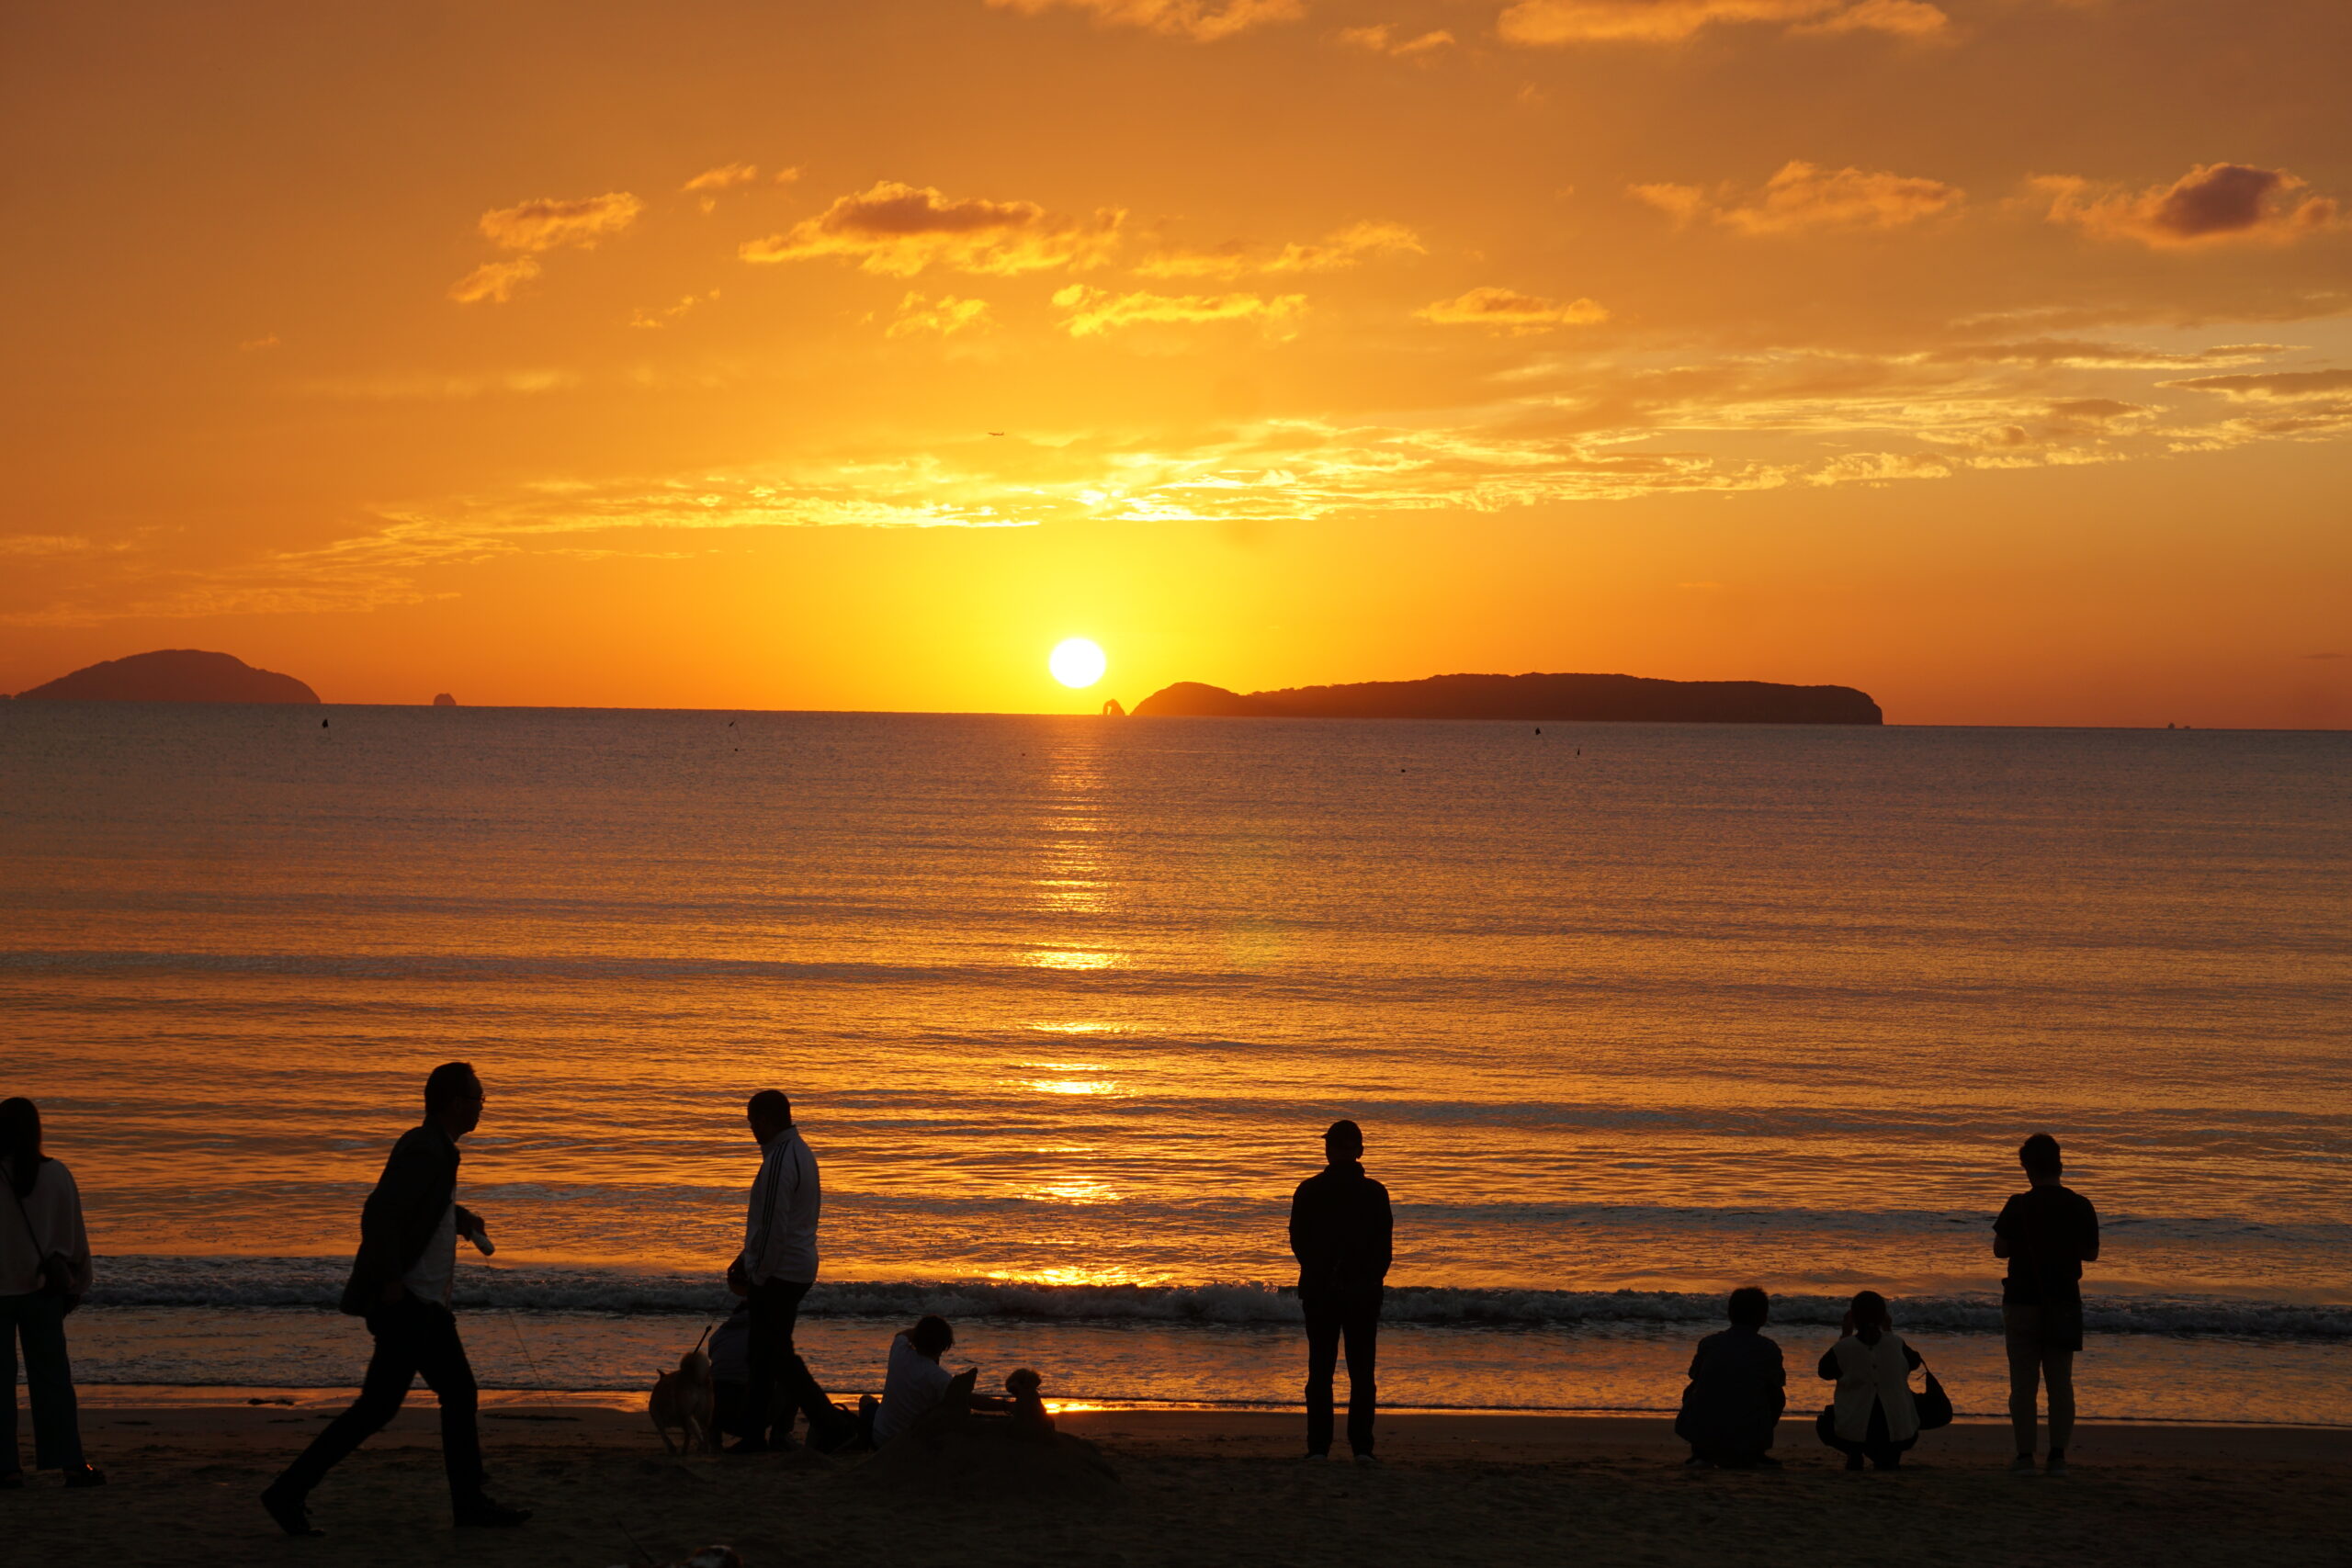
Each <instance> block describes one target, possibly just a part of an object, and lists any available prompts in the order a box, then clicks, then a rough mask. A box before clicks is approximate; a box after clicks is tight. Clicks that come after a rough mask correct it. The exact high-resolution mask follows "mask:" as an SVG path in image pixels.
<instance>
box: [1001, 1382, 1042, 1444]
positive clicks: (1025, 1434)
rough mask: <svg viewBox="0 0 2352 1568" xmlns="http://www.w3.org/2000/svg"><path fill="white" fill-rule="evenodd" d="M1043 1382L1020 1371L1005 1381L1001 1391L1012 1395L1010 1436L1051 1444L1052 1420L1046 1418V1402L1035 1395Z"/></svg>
mask: <svg viewBox="0 0 2352 1568" xmlns="http://www.w3.org/2000/svg"><path fill="white" fill-rule="evenodd" d="M1045 1381H1046V1380H1045V1379H1043V1378H1041V1377H1039V1376H1038V1375H1037V1374H1036V1373H1035V1372H1033V1371H1030V1370H1029V1369H1028V1368H1026V1367H1023V1368H1022V1369H1021V1370H1020V1371H1016V1372H1013V1373H1012V1374H1011V1375H1010V1376H1008V1377H1007V1378H1006V1379H1005V1380H1004V1389H1005V1392H1006V1393H1010V1394H1011V1395H1012V1435H1013V1436H1014V1437H1016V1438H1023V1439H1025V1440H1027V1441H1029V1442H1033V1443H1050V1442H1052V1441H1053V1440H1054V1418H1053V1416H1050V1415H1048V1414H1046V1402H1045V1400H1044V1399H1042V1398H1040V1397H1039V1396H1038V1393H1037V1391H1038V1390H1039V1389H1040V1388H1042V1387H1043V1386H1044V1385H1045Z"/></svg>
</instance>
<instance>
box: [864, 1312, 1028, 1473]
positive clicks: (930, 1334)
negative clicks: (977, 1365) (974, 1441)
mask: <svg viewBox="0 0 2352 1568" xmlns="http://www.w3.org/2000/svg"><path fill="white" fill-rule="evenodd" d="M955 1344H956V1330H955V1329H954V1328H952V1327H950V1326H949V1325H948V1322H947V1320H946V1319H945V1318H944V1317H939V1316H935V1315H930V1314H926V1315H925V1316H924V1317H922V1319H921V1320H919V1321H918V1322H917V1323H916V1324H915V1325H914V1326H913V1327H912V1328H909V1329H903V1330H901V1331H900V1332H899V1333H898V1334H896V1335H894V1336H892V1337H891V1339H890V1366H889V1370H888V1372H886V1373H885V1374H884V1378H883V1383H882V1403H881V1404H880V1405H879V1406H878V1407H876V1410H875V1411H874V1413H873V1415H874V1427H873V1434H872V1435H873V1439H874V1446H875V1447H876V1448H880V1447H881V1446H882V1445H883V1444H885V1443H887V1442H888V1441H889V1440H890V1439H891V1438H895V1437H897V1436H899V1434H900V1433H902V1432H904V1431H906V1430H907V1429H908V1428H909V1427H912V1426H913V1425H914V1424H915V1423H916V1422H917V1421H918V1420H920V1419H921V1418H922V1416H924V1415H926V1414H928V1413H929V1412H931V1411H933V1410H936V1409H937V1408H939V1404H940V1401H942V1400H943V1399H944V1398H946V1397H947V1389H948V1385H949V1384H951V1383H953V1382H955V1381H956V1374H955V1373H953V1372H951V1371H948V1370H947V1369H946V1368H945V1367H943V1366H941V1365H940V1364H939V1358H940V1357H942V1356H944V1355H945V1354H947V1352H948V1351H949V1350H950V1349H952V1348H954V1347H955ZM1015 1375H1016V1376H1018V1375H1019V1374H1017V1373H1016V1374H1015ZM1030 1375H1031V1376H1032V1377H1035V1375H1036V1374H1035V1373H1034V1372H1033V1373H1031V1374H1030ZM1015 1404H1016V1402H1015V1401H1013V1400H1009V1399H997V1398H993V1397H991V1396H989V1395H988V1394H975V1395H974V1396H973V1397H972V1400H971V1408H972V1409H974V1410H979V1411H999V1412H1001V1411H1006V1410H1011V1409H1014V1408H1015ZM1044 1408H1045V1407H1044V1406H1043V1405H1042V1404H1041V1405H1039V1406H1038V1409H1039V1410H1040V1411H1041V1412H1042V1411H1043V1410H1044ZM1047 1425H1048V1427H1050V1426H1051V1423H1050V1422H1048V1423H1047Z"/></svg>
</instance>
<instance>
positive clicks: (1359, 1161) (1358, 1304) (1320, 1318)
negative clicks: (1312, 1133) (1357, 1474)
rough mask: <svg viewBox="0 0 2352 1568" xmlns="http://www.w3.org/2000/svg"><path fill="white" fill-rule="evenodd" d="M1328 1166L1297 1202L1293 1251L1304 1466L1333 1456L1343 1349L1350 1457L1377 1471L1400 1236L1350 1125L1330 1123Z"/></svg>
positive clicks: (1303, 1185)
mask: <svg viewBox="0 0 2352 1568" xmlns="http://www.w3.org/2000/svg"><path fill="white" fill-rule="evenodd" d="M1323 1157H1324V1160H1325V1162H1326V1163H1325V1165H1324V1168H1323V1169H1322V1170H1321V1171H1319V1172H1318V1173H1317V1174H1316V1175H1314V1176H1310V1177H1308V1178H1307V1179H1306V1180H1305V1181H1302V1182H1300V1183H1299V1184H1298V1190H1297V1191H1296V1192H1295V1193H1294V1194H1292V1196H1291V1201H1290V1250H1291V1254H1292V1256H1294V1257H1295V1258H1297V1259H1298V1300H1299V1304H1300V1305H1301V1306H1302V1307H1304V1308H1305V1309H1306V1457H1307V1458H1309V1459H1329V1457H1330V1456H1331V1426H1332V1410H1331V1383H1332V1374H1333V1372H1334V1371H1336V1370H1337V1368H1338V1364H1339V1359H1340V1346H1341V1345H1342V1343H1344V1344H1345V1346H1346V1348H1347V1357H1348V1447H1349V1448H1351V1449H1352V1450H1354V1451H1355V1456H1356V1462H1357V1463H1358V1464H1373V1463H1375V1462H1377V1461H1375V1460H1374V1457H1373V1451H1372V1422H1373V1413H1374V1404H1375V1400H1376V1398H1377V1391H1376V1389H1375V1387H1374V1371H1373V1369H1374V1360H1375V1353H1376V1349H1377V1347H1378V1343H1379V1337H1380V1299H1381V1295H1382V1293H1383V1292H1384V1290H1385V1280H1387V1278H1388V1265H1389V1262H1390V1260H1391V1257H1392V1245H1391V1244H1392V1235H1393V1231H1394V1224H1393V1222H1392V1221H1391V1219H1390V1217H1389V1213H1388V1189H1386V1188H1385V1187H1383V1186H1382V1185H1381V1184H1380V1183H1379V1182H1377V1181H1374V1179H1372V1178H1370V1177H1368V1176H1366V1175H1365V1174H1364V1173H1363V1130H1362V1129H1361V1128H1359V1127H1358V1126H1357V1125H1356V1124H1355V1123H1354V1122H1332V1123H1331V1125H1330V1128H1329V1131H1327V1132H1326V1133H1325V1134H1323Z"/></svg>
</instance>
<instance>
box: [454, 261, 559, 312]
mask: <svg viewBox="0 0 2352 1568" xmlns="http://www.w3.org/2000/svg"><path fill="white" fill-rule="evenodd" d="M537 276H539V261H538V258H537V256H515V257H514V258H513V259H511V260H508V261H493V262H484V263H482V264H481V265H480V266H478V267H476V268H474V269H473V271H471V272H469V273H468V274H466V276H463V277H461V278H459V279H458V281H457V282H455V283H453V284H451V285H449V298H450V299H455V300H456V301H457V302H458V304H460V305H479V304H482V303H484V302H487V303H490V304H492V305H503V304H505V303H506V301H507V300H509V299H513V298H514V297H515V289H517V288H521V287H522V286H523V285H524V284H526V283H528V282H529V281H531V279H533V278H535V277H537Z"/></svg>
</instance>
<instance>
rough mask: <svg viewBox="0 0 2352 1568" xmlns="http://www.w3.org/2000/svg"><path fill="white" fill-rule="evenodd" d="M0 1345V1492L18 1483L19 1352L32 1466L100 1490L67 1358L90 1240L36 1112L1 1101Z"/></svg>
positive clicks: (27, 1104)
mask: <svg viewBox="0 0 2352 1568" xmlns="http://www.w3.org/2000/svg"><path fill="white" fill-rule="evenodd" d="M0 1186H5V1187H6V1189H7V1195H6V1198H0V1207H6V1208H9V1209H13V1210H14V1211H16V1212H15V1213H7V1214H0V1337H5V1338H6V1341H7V1344H8V1371H7V1381H8V1447H7V1450H6V1452H0V1487H18V1486H22V1485H23V1484H24V1483H25V1472H24V1468H23V1461H22V1460H21V1459H20V1457H19V1456H18V1454H17V1344H18V1342H19V1341H21V1342H22V1343H23V1345H24V1348H25V1382H26V1384H27V1388H28V1392H29V1393H31V1395H32V1406H33V1462H34V1464H35V1465H37V1466H38V1467H39V1468H40V1469H42V1470H62V1471H63V1472H65V1484H66V1485H68V1486H103V1485H104V1484H106V1479H107V1478H106V1473H105V1472H103V1471H101V1470H99V1469H98V1467H97V1466H96V1465H94V1464H92V1463H90V1462H89V1461H87V1460H86V1459H85V1458H84V1457H83V1454H82V1422H81V1413H80V1410H79V1408H78V1407H77V1405H76V1403H75V1401H74V1365H73V1362H72V1361H71V1360H69V1359H67V1357H66V1354H65V1314H67V1313H69V1312H72V1311H73V1310H74V1307H75V1306H76V1305H78V1304H79V1303H80V1302H81V1300H82V1297H83V1296H84V1295H85V1294H86V1293H87V1292H88V1291H89V1289H90V1235H89V1232H88V1230H87V1229H86V1228H85V1226H84V1225H83V1224H82V1192H81V1189H79V1188H77V1187H75V1186H74V1173H73V1172H72V1171H69V1170H67V1169H66V1168H65V1164H64V1162H63V1161H62V1160H54V1159H51V1158H50V1157H49V1156H48V1155H47V1154H46V1153H45V1152H44V1151H43V1150H42V1148H41V1137H40V1107H38V1106H36V1105H35V1104H34V1103H33V1102H32V1101H31V1100H26V1099H24V1098H23V1097H22V1096H18V1097H17V1098H15V1099H12V1100H0Z"/></svg>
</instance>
